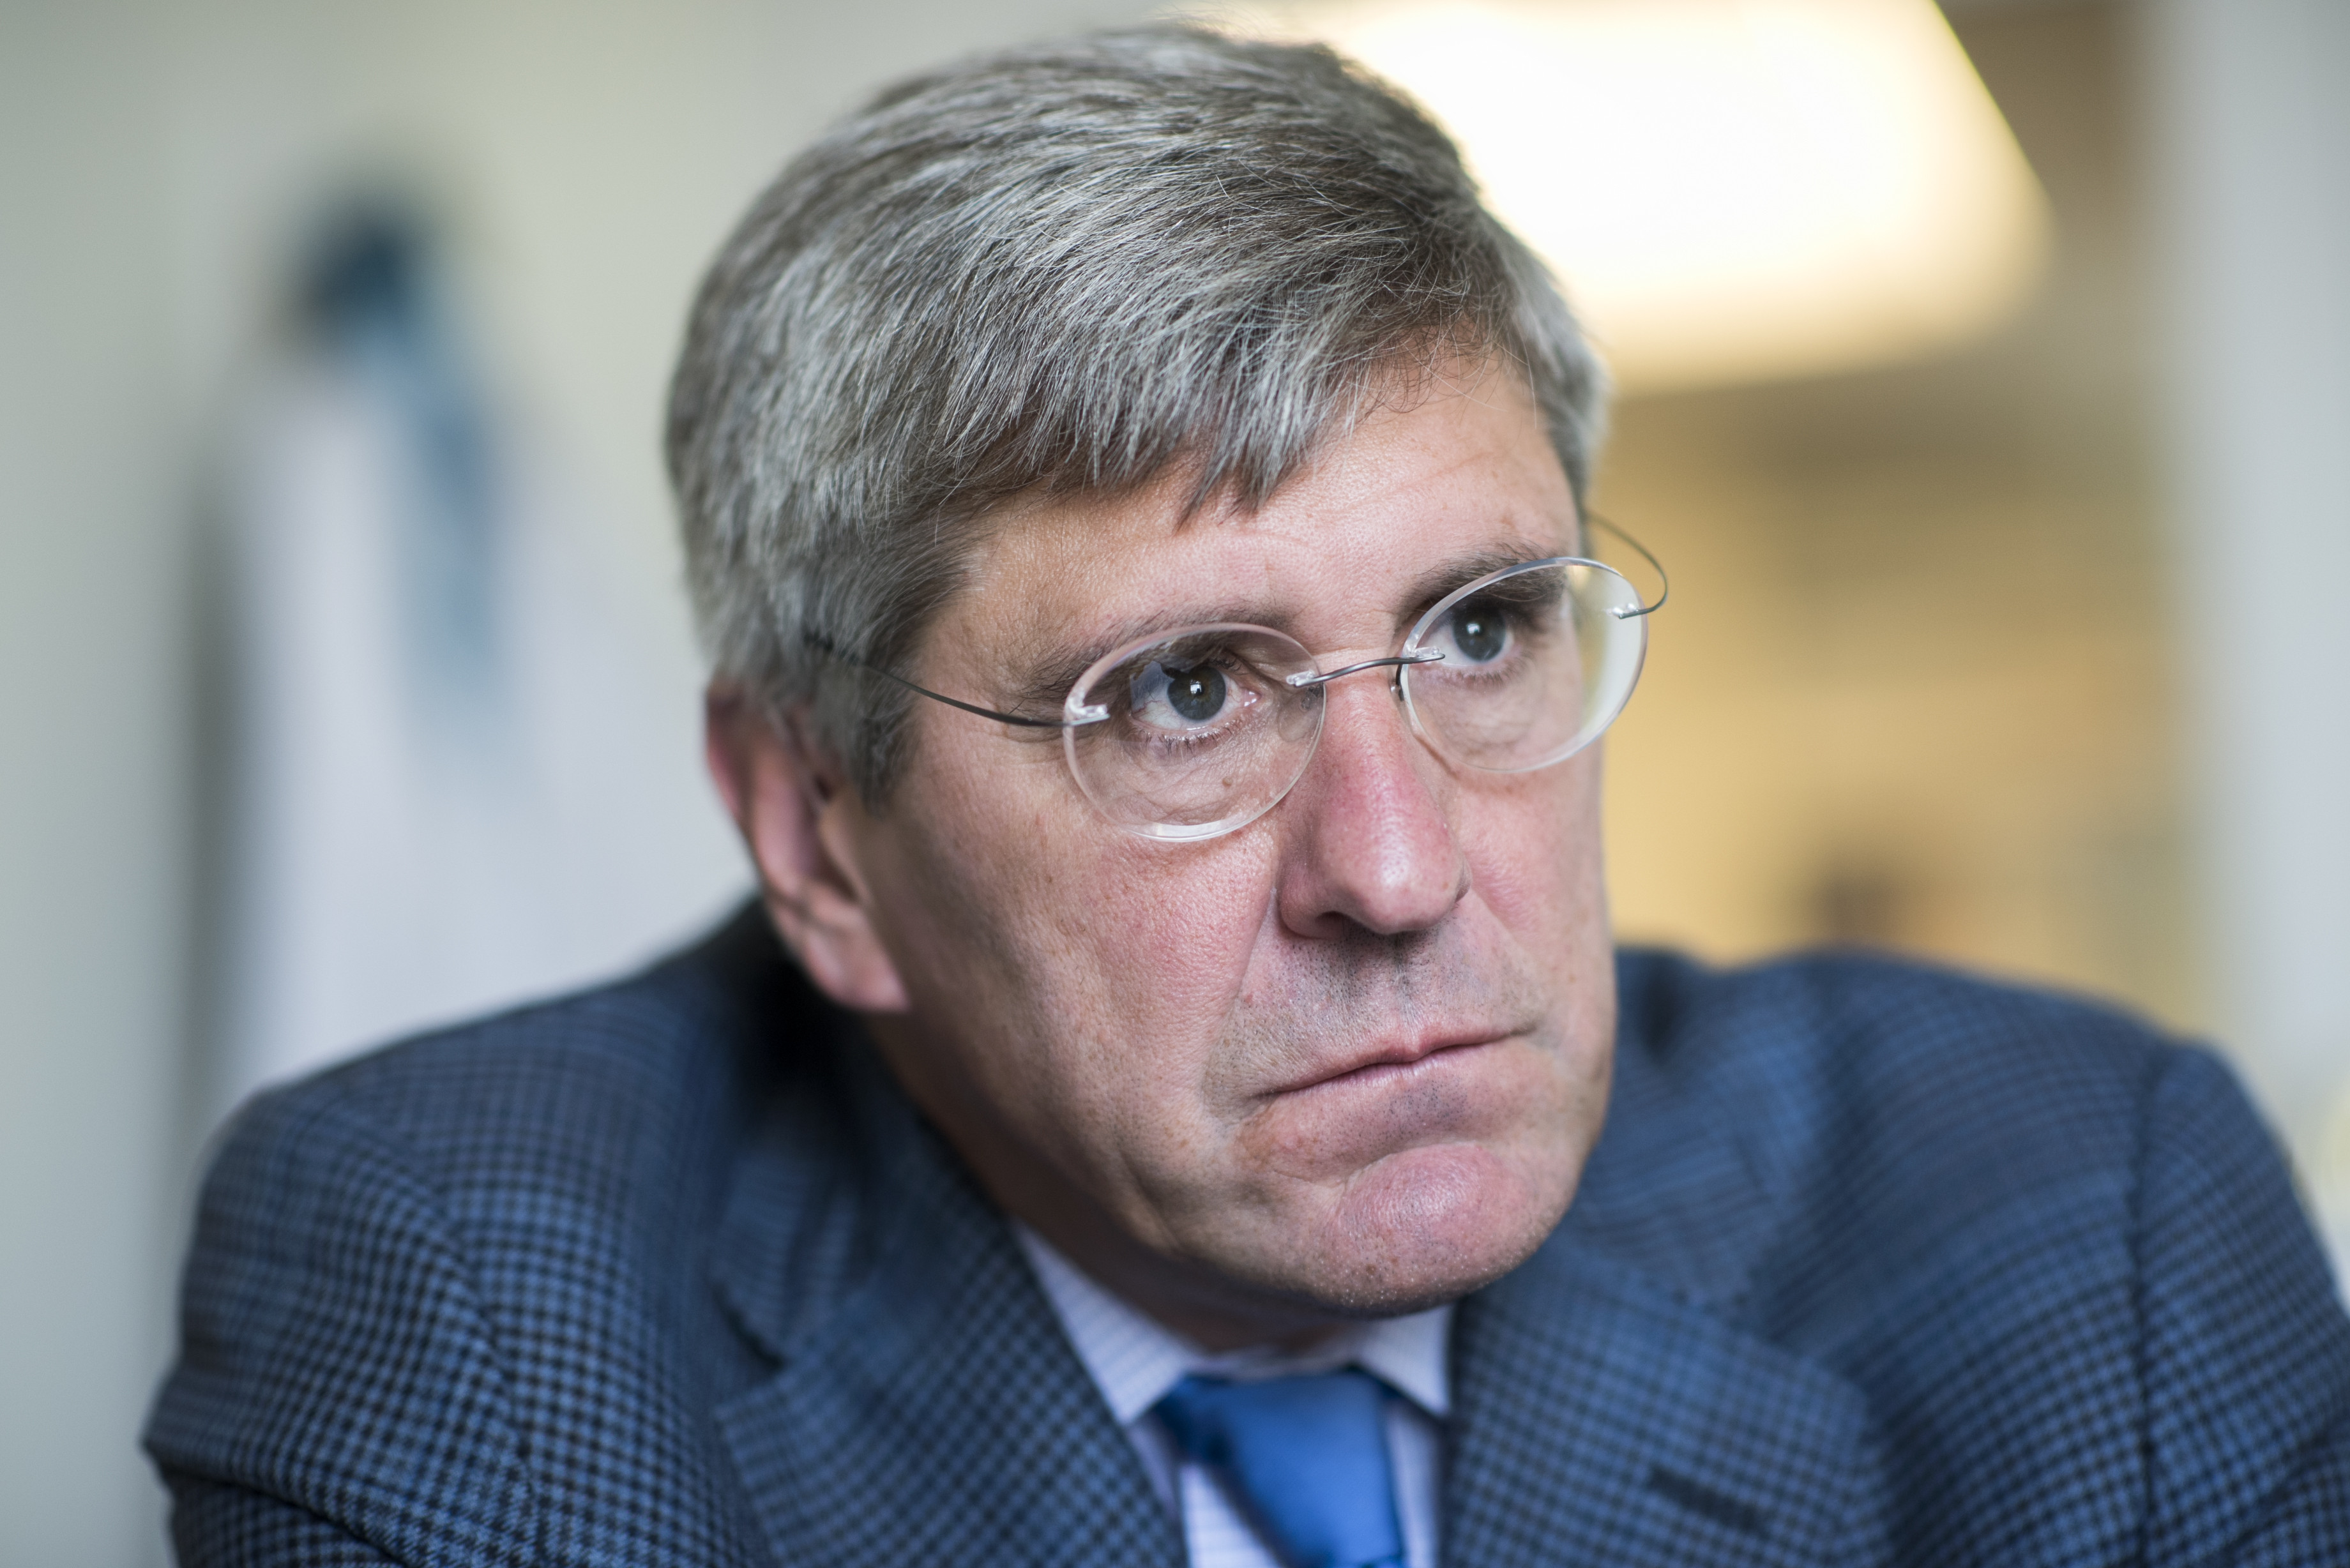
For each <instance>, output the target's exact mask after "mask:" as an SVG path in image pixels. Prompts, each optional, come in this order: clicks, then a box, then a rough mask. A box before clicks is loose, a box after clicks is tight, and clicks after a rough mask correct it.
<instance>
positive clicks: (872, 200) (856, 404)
mask: <svg viewBox="0 0 2350 1568" xmlns="http://www.w3.org/2000/svg"><path fill="white" fill-rule="evenodd" d="M1462 356H1471V357H1473V358H1476V359H1479V360H1485V361H1492V360H1498V361H1501V362H1503V363H1505V364H1509V365H1512V366H1513V367H1514V368H1515V369H1517V371H1518V372H1519V373H1520V374H1521V375H1523V378H1524V379H1525V380H1526V382H1527V383H1528V384H1529V385H1530V386H1531V388H1532V389H1533V392H1534V399H1535V401H1536V403H1537V405H1538V406H1539V408H1540V410H1541V411H1542V414H1543V416H1544V420H1545V421H1546V423H1547V426H1548V429H1549V431H1550V437H1551V440H1552V441H1553V443H1554V444H1555V447H1556V448H1557V451H1558V455H1559V459H1560V461H1561V462H1563V463H1564V464H1565V469H1566V472H1567V475H1568V478H1569V480H1570V482H1571V483H1573V485H1574V487H1575V495H1576V497H1577V499H1578V500H1580V499H1581V497H1582V495H1583V493H1584V491H1585V488H1586V484H1587V483H1588V480H1589V475H1590V469H1591V462H1592V458H1593V455H1594V451H1595V448H1596V444H1597V441H1598V439H1599V435H1600V429H1601V424H1602V421H1603V418H1604V410H1605V403H1606V392H1607V384H1606V378H1605V374H1604V372H1603V371H1602V370H1601V369H1600V368H1599V366H1598V365H1597V363H1596V360H1595V359H1594V358H1593V357H1592V354H1591V351H1590V349H1589V348H1587V347H1586V344H1585V343H1584V340H1583V337H1582V335H1581V334H1580V333H1579V332H1578V331H1577V330H1576V327H1575V321H1574V318H1573V317H1571V316H1570V315H1569V314H1568V312H1567V308H1566V306H1565V302H1564V301H1563V300H1562V299H1561V298H1560V297H1559V294H1558V291H1557V289H1556V287H1555V286H1554V285H1553V283H1552V282H1551V279H1550V276H1549V275H1548V273H1547V272H1546V271H1545V270H1544V267H1543V265H1542V264H1541V262H1540V261H1538V260H1537V259H1536V258H1535V257H1534V254H1533V253H1532V252H1531V251H1529V250H1528V249H1527V248H1526V247H1525V245H1524V244H1523V243H1522V242H1521V241H1519V240H1518V239H1517V237H1516V236H1515V235H1513V234H1511V233H1510V232H1509V231H1508V230H1507V229H1505V228H1504V227H1503V225H1502V224H1501V223H1499V222H1498V221H1497V220H1496V219H1495V218H1494V217H1493V216H1492V214H1491V213H1488V212H1487V211H1486V210H1485V208H1484V206H1483V205H1482V202H1480V201H1479V198H1478V194H1477V191H1476V187H1475V184H1474V182H1472V181H1471V179H1470V177H1469V175H1468V173H1467V171H1465V170H1464V169H1463V168H1462V166H1461V156H1460V153H1459V152H1458V151H1457V150H1456V149H1455V148H1454V147H1453V145H1452V143H1451V141H1450V140H1448V139H1447V138H1446V137H1445V135H1444V133H1443V132H1442V131H1440V130H1438V129H1437V128H1436V126H1435V125H1433V124H1432V123H1430V120H1429V119H1428V118H1427V117H1426V116H1425V115H1424V114H1423V113H1421V111H1420V110H1419V109H1418V108H1416V107H1415V106H1413V105H1412V104H1410V103H1409V102H1408V101H1406V100H1405V99H1403V98H1402V97H1401V96H1400V95H1399V93H1398V92H1397V91H1396V90H1395V89H1394V88H1390V87H1388V86H1387V85H1386V84H1384V83H1382V82H1379V81H1378V80H1376V79H1375V78H1372V77H1370V76H1369V75H1368V74H1367V73H1366V72H1364V71H1363V70H1362V69H1361V68H1360V67H1357V66H1355V65H1354V64H1352V63H1351V62H1349V61H1347V60H1345V59H1343V58H1341V57H1339V56H1337V55H1336V54H1334V53H1333V52H1331V51H1330V50H1329V49H1327V48H1326V47H1320V46H1318V45H1317V46H1307V45H1289V44H1274V43H1268V42H1261V41H1252V40H1246V39H1242V38H1236V37H1232V36H1225V35H1222V34H1218V33H1214V32H1210V31H1206V30H1204V29H1201V28H1196V27H1189V26H1162V27H1154V28H1148V29H1139V30H1133V31H1123V32H1114V33H1103V34H1096V35H1092V36H1085V37H1080V38H1076V39H1074V40H1070V41H1066V42H1063V43H1057V44H1051V45H1045V46H1042V47H1032V48H1025V49H1017V50H1014V51H1011V52H1008V53H1003V54H997V55H993V56H990V57H983V58H980V59H976V60H972V61H969V62H966V63H963V64H961V65H957V66H953V67H948V68H946V69H944V70H941V71H939V72H937V73H935V74H931V75H926V76H920V77H915V78H910V79H908V80H905V81H902V82H900V83H899V84H897V85H896V86H894V87H891V88H887V89H885V90H884V91H882V92H881V93H880V95H879V96H878V97H877V98H875V99H873V100H872V101H871V102H870V103H869V104H868V105H867V106H866V108H865V109H862V110H861V111H859V112H858V113H857V114H855V115H853V116H851V117H850V118H849V119H847V120H846V121H844V122H843V123H842V124H840V125H839V126H838V127H837V128H836V129H835V130H832V131H831V132H830V133H829V134H828V135H827V136H826V137H825V138H824V139H823V140H820V141H818V142H816V145H814V146H813V147H811V148H809V149H808V150H807V151H805V152H803V153H801V154H800V155H799V156H798V157H797V158H795V159H794V160H793V161H791V163H790V164H788V165H787V166H786V167H785V169H784V171H783V172H782V173H781V174H780V175H779V176H777V178H776V180H775V183H773V184H772V185H770V186H768V188H767V190H766V191H765V192H764V194H763V195H761V196H760V198H759V200H758V202H756V203H755V204H754V206H753V207H752V209H751V211H750V213H749V214H748V215H747V216H745V217H744V218H743V222H742V223H741V224H740V225H739V226H738V227H737V228H736V229H735V231H734V233H733V235H732V237H730V238H729V239H728V240H727V242H726V244H725V245H724V247H723V249H722V250H721V251H720V252H719V254H718V258H717V260H716V261H715V262H714V263H713V264H712V267H711V270H710V274H709V276H708V277H707V278H706V279H705V280H704V281H703V284H702V291H701V294H700V296H699V297H698V298H697V299H696V301H695V303H694V306H693V311H692V315H691V320H690V322H689V324H688V327H687V330H686V339H685V348H684V351H683V353H682V355H681V358H680V359H679V362H678V368H677V374H676V378H675V379H674V381H673V382H672V384H671V392H670V409H669V431H668V452H669V466H670V475H671V482H672V483H674V484H675V486H676V489H677V494H678V501H679V505H680V508H681V514H682V520H683V524H684V533H685V552H686V563H687V573H688V578H689V581H690V583H691V589H692V594H693V601H694V609H695V614H696V617H697V618H698V620H699V622H700V625H701V628H702V637H703V640H704V643H705V647H706V649H707V652H708V654H709V656H710V659H711V660H712V665H713V668H714V670H715V672H716V674H717V677H718V678H719V679H721V680H727V681H733V682H737V683H740V684H741V685H742V686H743V687H744V688H746V689H747V690H748V691H750V692H751V693H753V694H754V695H755V696H756V697H757V698H759V699H760V700H762V701H764V702H765V703H766V704H767V705H768V706H769V707H770V709H771V710H772V711H775V712H776V713H778V714H780V713H782V712H785V711H792V710H795V709H799V708H802V707H805V708H806V710H807V711H808V713H809V716H810V719H811V721H812V722H813V725H814V730H815V735H816V740H817V742H818V743H820V744H821V745H823V746H824V747H826V748H827V750H828V751H829V752H830V753H831V754H832V755H833V756H834V757H835V758H836V759H837V761H838V763H839V764H840V765H841V766H842V767H843V768H844V769H845V771H846V772H847V775H848V778H849V781H850V783H851V784H852V785H853V787H855V788H856V789H857V790H858V793H859V794H860V795H861V796H862V797H863V798H865V799H866V800H867V801H868V802H874V803H878V802H879V801H880V800H881V799H882V798H883V796H884V795H885V794H887V791H888V788H889V783H890V781H891V780H892V778H893V776H894V775H895V774H896V772H897V769H898V767H899V763H900V762H901V760H902V759H901V755H900V753H901V752H902V749H903V741H902V736H903V732H904V729H905V712H906V704H907V702H908V701H910V694H909V693H907V692H906V691H903V690H902V689H901V688H899V687H896V686H894V685H890V684H889V683H887V682H884V681H881V680H875V679H871V678H870V677H869V676H868V674H867V672H866V671H863V670H857V669H855V668H854V667H853V666H854V663H856V662H862V663H866V664H870V665H876V666H879V667H880V668H883V669H891V670H897V669H902V668H903V661H904V660H905V659H908V658H909V657H910V655H911V653H912V652H913V651H914V649H916V647H917V646H918V644H919V640H920V635H921V632H922V630H923V629H924V628H925V627H926V626H927V624H928V622H929V620H930V618H931V616H933V615H934V614H935V613H936V612H937V610H938V609H939V607H941V605H942V604H944V603H945V602H946V600H947V599H948V597H950V596H951V594H952V593H953V591H954V590H955V588H956V587H957V586H958V584H959V582H960V580H961V569H962V565H963V563H964V562H965V561H966V560H967V558H968V556H969V553H970V551H971V550H972V547H973V545H974V543H975V541H976V539H977V537H978V526H979V525H980V524H983V520H984V519H985V517H986V515H987V514H988V513H989V512H990V510H991V509H992V508H994V507H996V506H998V505H999V504H1002V503H1003V502H1005V501H1007V500H1009V499H1010V498H1012V497H1014V496H1015V495H1019V494H1023V493H1032V492H1034V493H1070V492H1097V493H1120V492H1124V491H1128V490H1131V489H1132V488H1134V487H1136V486H1139V485H1141V484H1144V483H1148V482H1149V481H1151V480H1152V479H1154V478H1157V477H1158V476H1159V475H1160V474H1161V473H1162V472H1166V471H1168V470H1169V469H1170V465H1174V464H1178V463H1181V464H1185V465H1187V470H1189V469H1195V470H1196V475H1197V477H1196V483H1195V486H1194V488H1193V491H1192V494H1193V498H1194V504H1201V503H1204V502H1205V501H1206V500H1208V499H1209V498H1210V497H1211V496H1213V495H1216V494H1219V493H1222V494H1229V495H1231V496H1232V497H1233V498H1235V499H1237V500H1238V501H1239V502H1240V503H1241V504H1244V505H1253V504H1258V503H1260V502H1262V501H1263V499H1264V498H1265V497H1266V496H1268V495H1270V494H1271V493H1273V492H1274V490H1276V489H1277V488H1278V487H1279V486H1280V484H1281V483H1282V482H1283V481H1284V479H1285V478H1287V477H1288V476H1289V475H1290V474H1291V473H1292V472H1295V470H1296V469H1297V467H1298V466H1299V464H1300V463H1301V462H1303V461H1304V460H1305V458H1306V456H1307V455H1308V454H1309V452H1311V451H1312V449H1313V448H1314V446H1315V443H1316V442H1317V441H1321V440H1322V439H1324V438H1325V437H1326V436H1327V435H1329V434H1331V433H1332V432H1334V431H1338V432H1343V431H1346V430H1347V429H1348V428H1350V427H1351V426H1352V425H1353V423H1354V422H1355V421H1357V420H1358V419H1359V418H1361V417H1362V416H1363V414H1364V413H1365V412H1367V410H1369V409H1370V408H1371V407H1372V406H1374V405H1375V404H1376V403H1377V402H1378V400H1381V399H1383V398H1394V397H1396V396H1399V395H1402V396H1410V395H1413V391H1412V389H1414V388H1415V387H1417V386H1419V385H1420V384H1422V383H1424V382H1425V381H1427V380H1428V379H1429V378H1430V377H1431V376H1433V375H1435V374H1437V373H1438V371H1439V370H1440V367H1442V366H1443V365H1445V364H1446V363H1449V362H1451V361H1453V360H1456V359H1458V358H1461V357H1462ZM827 649H828V650H830V652H827ZM834 653H837V655H839V656H840V657H838V658H835V657H832V654H834Z"/></svg>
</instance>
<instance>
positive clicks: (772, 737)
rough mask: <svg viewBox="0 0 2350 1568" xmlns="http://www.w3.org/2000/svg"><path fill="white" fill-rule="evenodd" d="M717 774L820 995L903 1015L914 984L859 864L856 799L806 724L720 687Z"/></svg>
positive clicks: (712, 723)
mask: <svg viewBox="0 0 2350 1568" xmlns="http://www.w3.org/2000/svg"><path fill="white" fill-rule="evenodd" d="M702 720H703V729H702V744H703V752H704V754H705V756H706V757H707V759H708V761H709V763H710V776H711V777H712V780H714V781H715V782H716V783H717V785H718V794H719V795H720V797H721V798H722V799H723V800H724V801H725V803H726V811H727V815H730V816H732V817H733V819H734V826H736V827H738V828H740V829H741V830H742V833H743V843H744V844H745V845H747V846H749V847H750V851H751V859H752V863H753V864H754V865H755V866H756V867H758V872H759V893H760V897H761V898H762V900H763V901H764V903H765V905H766V907H767V914H768V917H769V919H773V920H774V921H775V929H776V930H777V931H778V932H780V933H781V934H782V936H783V939H784V942H785V945H786V946H788V947H789V948H790V949H791V950H792V952H793V953H794V954H795V956H796V957H797V958H798V959H799V961H800V964H801V966H802V967H803V968H805V969H806V971H807V972H808V977H809V978H810V979H811V980H813V981H816V986H817V988H818V989H820V990H821V991H823V992H824V993H825V994H826V995H827V996H829V997H831V998H832V999H833V1000H834V1001H835V1002H838V1003H840V1004H841V1005H842V1006H843V1007H846V1008H847V1009H849V1010H850V1011H852V1012H904V1011H906V987H905V984H904V982H903V981H901V980H900V979H899V975H898V968H897V965H896V964H895V963H893V962H892V961H890V958H889V953H888V951H887V950H885V949H884V948H883V947H882V945H881V941H880V939H879V935H878V934H877V932H876V929H875V925H874V920H873V903H872V896H871V892H870V890H869V889H868V887H867V885H866V882H865V878H864V877H863V876H861V875H860V874H859V872H858V867H857V862H856V858H855V838H854V836H853V834H852V833H851V831H850V829H851V827H852V826H853V822H852V818H853V816H854V815H856V814H857V813H858V809H859V808H858V802H857V798H856V793H855V792H854V791H853V790H850V789H849V788H848V787H847V780H846V778H845V777H844V776H843V774H841V772H840V770H839V769H838V768H837V767H836V766H834V765H832V763H830V762H829V760H828V759H827V758H825V757H824V756H823V755H822V753H820V752H819V751H818V750H817V748H816V747H815V746H814V745H813V744H812V743H810V740H809V737H808V736H807V735H806V732H805V729H804V727H803V726H802V725H800V724H799V723H797V722H785V723H783V724H781V725H778V724H777V723H775V722H771V721H770V720H769V719H768V717H767V715H766V714H765V712H764V711H762V709H761V707H760V705H759V704H758V703H756V702H754V701H751V700H750V699H749V698H747V697H746V696H744V695H743V692H742V691H739V690H737V689H735V688H733V687H731V686H726V685H722V684H718V683H715V682H713V683H712V686H711V688H710V690H709V691H708V693H707V694H706V695H705V696H704V698H703V700H702Z"/></svg>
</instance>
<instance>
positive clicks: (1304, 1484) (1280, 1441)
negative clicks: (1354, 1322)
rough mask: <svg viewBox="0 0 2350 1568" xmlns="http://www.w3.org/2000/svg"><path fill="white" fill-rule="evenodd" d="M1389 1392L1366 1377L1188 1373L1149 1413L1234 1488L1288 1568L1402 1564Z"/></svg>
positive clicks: (1376, 1567) (1399, 1567) (1178, 1443)
mask: <svg viewBox="0 0 2350 1568" xmlns="http://www.w3.org/2000/svg"><path fill="white" fill-rule="evenodd" d="M1386 1397H1387V1390H1386V1387H1385V1386H1383V1385H1382V1384H1381V1383H1380V1382H1379V1381H1378V1379H1377V1378H1375V1377H1373V1376H1371V1375H1370V1374H1368V1373H1367V1372H1353V1371H1347V1372H1325V1373H1321V1374H1319V1375H1317V1376H1311V1377H1275V1378H1269V1379H1267V1380H1266V1381H1264V1382H1262V1383H1218V1382H1211V1381H1209V1380H1208V1379H1205V1378H1201V1377H1186V1378H1185V1379H1183V1381H1182V1382H1180V1383H1178V1384H1177V1385H1175V1386H1174V1387H1173V1388H1172V1389H1170V1391H1169V1392H1168V1395H1167V1397H1165V1398H1163V1399H1161V1400H1160V1401H1159V1404H1158V1406H1157V1409H1158V1412H1159V1419H1160V1420H1162V1421H1164V1422H1166V1424H1167V1429H1168V1430H1169V1431H1170V1433H1172V1434H1173V1435H1174V1438H1175V1442H1176V1446H1177V1447H1179V1448H1180V1449H1182V1450H1183V1452H1184V1453H1185V1454H1186V1455H1187V1456H1189V1457H1190V1458H1191V1459H1194V1460H1196V1461H1198V1462H1199V1463H1201V1464H1202V1465H1206V1466H1207V1467H1209V1468H1210V1469H1212V1470H1215V1471H1217V1472H1218V1473H1219V1474H1220V1475H1221V1476H1222V1479H1223V1480H1225V1481H1226V1482H1227V1483H1228V1484H1229V1485H1230V1486H1232V1488H1233V1489H1234V1490H1236V1491H1237V1492H1238V1493H1239V1495H1240V1498H1241V1500H1242V1501H1243V1502H1244V1503H1246V1505H1247V1507H1248V1511H1250V1513H1252V1514H1253V1515H1254V1517H1255V1521H1256V1525H1257V1528H1258V1530H1259V1532H1261V1533H1263V1535H1264V1537H1265V1538H1266V1541H1267V1542H1268V1543H1270V1544H1271V1545H1272V1547H1273V1548H1274V1552H1275V1553H1276V1554H1277V1555H1279V1557H1280V1558H1281V1560H1282V1562H1283V1563H1284V1564H1285V1565H1286V1568H1403V1535H1402V1532H1401V1531H1399V1529H1398V1528H1397V1525H1396V1507H1395V1478H1394V1476H1393V1474H1392V1473H1391V1472H1390V1470H1389V1469H1388V1442H1387V1430H1386V1427H1385V1425H1384V1424H1383V1423H1382V1421H1381V1420H1380V1406H1381V1404H1382V1403H1383V1402H1384V1401H1385V1399H1386Z"/></svg>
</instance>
